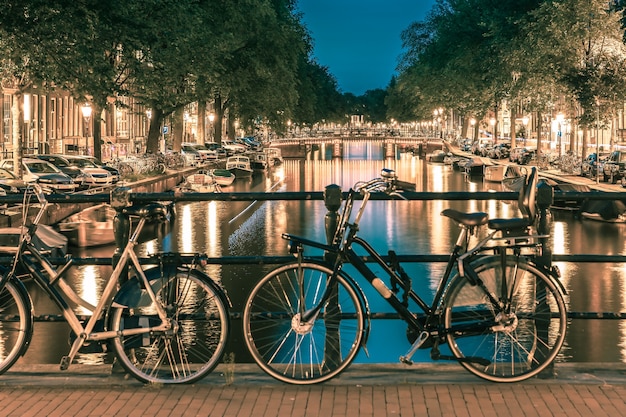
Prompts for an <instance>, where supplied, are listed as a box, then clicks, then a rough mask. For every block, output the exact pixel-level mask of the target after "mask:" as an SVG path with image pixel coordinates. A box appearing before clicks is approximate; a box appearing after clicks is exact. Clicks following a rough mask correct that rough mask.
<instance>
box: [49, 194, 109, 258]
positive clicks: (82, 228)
mask: <svg viewBox="0 0 626 417" xmlns="http://www.w3.org/2000/svg"><path fill="white" fill-rule="evenodd" d="M114 217H115V210H114V209H113V208H112V207H111V206H109V205H108V204H98V205H96V206H93V207H89V208H87V209H85V210H83V211H81V212H79V213H76V214H73V215H71V216H70V217H68V218H67V219H65V220H63V221H62V222H60V223H59V232H61V234H62V235H64V236H65V237H67V239H68V241H69V243H70V245H73V246H78V247H81V248H86V247H91V246H101V245H110V244H111V243H113V242H115V235H114V233H113V218H114Z"/></svg>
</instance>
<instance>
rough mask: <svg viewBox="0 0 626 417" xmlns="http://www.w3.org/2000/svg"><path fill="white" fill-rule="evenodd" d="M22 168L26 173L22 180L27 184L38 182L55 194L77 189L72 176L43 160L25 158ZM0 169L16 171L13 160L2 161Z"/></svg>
mask: <svg viewBox="0 0 626 417" xmlns="http://www.w3.org/2000/svg"><path fill="white" fill-rule="evenodd" d="M22 167H23V171H24V175H23V177H22V180H23V181H25V182H36V183H38V184H41V186H42V187H43V188H45V189H48V190H50V191H54V192H72V191H75V190H76V188H77V185H76V183H75V182H74V180H73V179H72V178H71V177H70V176H68V175H66V174H64V173H63V172H61V170H60V169H58V168H57V167H55V166H54V165H52V164H51V163H49V162H46V161H44V160H43V159H38V158H24V159H22ZM0 168H4V169H6V170H9V171H12V172H15V171H16V170H15V169H14V168H15V164H14V162H13V159H3V160H2V161H0Z"/></svg>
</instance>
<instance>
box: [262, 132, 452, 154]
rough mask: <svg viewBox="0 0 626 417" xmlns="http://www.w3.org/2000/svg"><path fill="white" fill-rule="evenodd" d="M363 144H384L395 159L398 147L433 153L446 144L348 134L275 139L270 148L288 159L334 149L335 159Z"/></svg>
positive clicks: (423, 138) (414, 138)
mask: <svg viewBox="0 0 626 417" xmlns="http://www.w3.org/2000/svg"><path fill="white" fill-rule="evenodd" d="M370 133H371V132H370ZM362 143H370V144H372V143H373V144H383V145H384V149H385V155H388V156H389V157H393V156H395V151H396V149H397V148H398V147H408V148H412V149H417V148H418V147H420V146H421V147H422V152H433V151H435V150H440V149H442V147H443V143H444V142H443V140H441V139H438V138H433V137H426V136H389V135H371V134H366V133H361V134H357V133H347V134H345V135H331V136H329V135H322V136H303V137H286V138H280V139H274V140H272V141H271V143H270V146H272V147H279V148H281V151H282V155H283V157H286V158H303V157H305V156H306V153H307V152H309V151H311V150H312V149H313V148H314V147H315V146H327V147H331V148H332V156H333V158H342V157H343V156H344V150H345V149H347V148H348V147H349V146H350V145H356V144H362Z"/></svg>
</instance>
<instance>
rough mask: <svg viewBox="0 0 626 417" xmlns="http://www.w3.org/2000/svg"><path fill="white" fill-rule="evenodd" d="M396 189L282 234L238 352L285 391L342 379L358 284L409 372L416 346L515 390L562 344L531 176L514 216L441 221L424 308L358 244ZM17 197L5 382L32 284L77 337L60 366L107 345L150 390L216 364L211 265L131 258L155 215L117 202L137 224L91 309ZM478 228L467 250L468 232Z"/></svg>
mask: <svg viewBox="0 0 626 417" xmlns="http://www.w3.org/2000/svg"><path fill="white" fill-rule="evenodd" d="M402 184H403V183H402V182H400V181H398V179H397V177H396V174H395V172H394V171H392V170H388V169H383V170H382V172H381V175H380V177H377V178H374V179H371V180H369V181H363V182H358V183H356V184H355V185H354V186H353V187H352V188H351V189H350V191H349V192H348V193H347V197H346V198H345V199H344V201H343V203H342V208H341V210H340V217H339V221H338V227H337V229H336V232H335V234H334V236H333V238H332V240H331V241H330V242H316V241H311V240H308V239H304V238H301V237H297V236H293V235H289V234H285V235H283V238H284V239H285V240H286V241H287V242H288V243H289V245H288V246H289V251H290V253H292V254H293V255H294V260H293V261H291V262H289V263H287V264H285V265H281V266H278V267H277V268H275V269H273V270H272V271H271V272H269V273H268V274H267V275H266V276H264V277H262V278H261V279H260V280H259V281H258V282H257V283H256V285H255V286H254V288H253V289H252V291H251V293H250V295H249V297H248V298H247V301H246V302H245V305H244V308H243V314H242V321H243V334H244V338H245V343H246V345H247V347H248V349H249V351H250V353H251V355H252V357H253V358H254V360H255V361H256V363H257V364H258V365H259V366H260V367H261V368H262V369H263V370H264V371H265V372H267V373H268V374H269V375H271V376H273V377H274V378H276V379H278V380H280V381H284V382H287V383H292V384H313V383H320V382H324V381H327V380H329V379H331V378H333V377H335V376H337V375H339V374H340V373H341V372H342V371H343V370H345V369H346V368H347V367H348V366H349V365H350V364H351V363H352V362H353V360H354V359H355V357H356V355H357V353H358V352H359V350H360V349H361V348H363V347H364V346H365V343H366V341H367V339H368V335H369V331H370V328H371V326H372V322H371V319H372V317H371V314H370V311H369V308H368V306H369V303H368V300H367V298H366V296H365V294H364V292H363V291H362V290H361V287H362V285H371V286H372V287H373V288H374V289H376V290H377V292H378V293H379V294H380V295H381V297H382V298H383V299H384V300H386V301H387V302H388V303H389V305H390V306H391V307H392V308H393V309H394V310H395V311H396V312H397V314H398V317H399V318H400V319H401V320H403V321H404V322H405V323H406V326H407V330H406V336H407V337H408V339H409V341H410V343H411V347H410V349H409V350H408V351H407V352H404V353H403V354H401V355H400V356H399V359H400V361H402V362H404V363H411V362H412V357H413V355H414V354H415V353H416V352H417V350H418V349H430V352H431V357H432V358H433V359H434V360H451V361H456V362H458V363H459V364H460V365H461V366H463V367H465V368H466V369H467V370H468V371H469V372H471V373H473V374H475V375H477V376H478V377H481V378H484V379H486V380H489V381H494V382H516V381H522V380H525V379H527V378H531V377H533V376H535V375H537V374H539V373H540V372H542V371H543V370H544V369H546V368H547V367H548V366H550V364H551V363H552V362H553V361H554V359H555V358H556V356H557V354H558V353H559V350H560V348H561V346H562V345H563V342H564V339H565V332H566V324H567V312H566V305H565V301H564V293H565V290H564V288H563V286H562V285H561V284H560V282H559V280H558V271H557V270H556V269H555V268H548V267H546V266H543V265H542V264H541V263H540V262H538V261H537V255H538V254H539V253H541V242H542V239H545V238H547V236H545V235H541V234H538V233H537V232H536V231H535V229H534V227H533V224H534V222H535V219H536V216H537V209H536V204H535V195H536V186H537V171H536V169H535V168H532V169H529V170H528V175H527V178H526V182H525V184H524V186H523V187H522V189H521V190H520V192H519V198H518V206H519V211H520V213H521V216H520V217H518V218H512V219H492V218H489V216H488V214H487V213H483V212H472V213H465V212H461V211H457V210H454V209H446V210H444V211H443V212H442V215H443V216H445V217H447V218H448V219H449V220H450V221H452V222H454V223H456V224H458V227H459V235H458V238H457V241H456V244H455V245H454V247H453V248H452V250H451V253H450V258H449V261H448V264H447V267H446V269H445V272H444V273H443V275H442V277H441V280H440V283H439V285H438V288H437V290H436V293H435V297H434V299H433V300H432V301H427V300H424V299H422V298H421V297H420V296H419V295H418V292H419V291H416V289H414V288H413V284H412V282H421V281H418V280H415V281H414V280H412V279H411V277H409V276H408V274H407V273H406V272H405V270H404V269H403V267H402V264H401V262H400V261H399V258H398V256H397V255H396V254H395V252H394V251H393V250H390V251H389V253H388V254H387V255H382V254H379V253H378V252H377V251H376V250H375V249H374V248H373V247H372V246H371V245H370V244H369V243H368V242H367V241H365V240H364V239H363V238H361V237H360V236H359V235H358V231H359V222H360V220H361V218H362V217H363V216H364V215H366V207H367V204H368V202H369V200H370V197H371V196H373V195H374V194H378V193H382V194H386V195H387V196H389V197H388V198H393V199H399V200H404V199H405V198H404V196H403V194H404V193H403V190H402V189H401V185H402ZM404 195H406V194H404ZM25 199H26V201H25V206H26V207H28V206H29V205H38V206H39V212H38V213H39V214H38V215H37V216H36V217H35V218H34V219H33V220H32V221H30V222H29V223H28V224H25V226H26V227H25V228H24V234H23V236H22V238H21V240H20V242H19V245H18V246H17V247H16V248H15V249H14V251H13V262H12V264H11V265H10V267H8V268H6V269H5V270H3V271H2V275H1V277H0V335H2V347H3V348H2V349H1V350H0V373H2V372H5V371H7V370H8V369H10V367H11V366H12V365H13V364H14V363H15V362H16V361H17V359H18V358H19V357H20V356H22V355H23V354H24V353H25V352H26V349H27V348H28V346H29V344H30V341H31V337H32V333H33V312H32V307H33V306H32V301H31V298H30V296H29V294H28V292H27V290H26V286H25V285H24V280H27V279H29V280H30V279H32V280H34V281H36V282H37V283H38V284H39V286H40V287H41V288H43V289H44V290H45V291H46V292H47V293H48V295H49V296H50V297H51V299H52V300H53V301H55V303H56V304H57V305H58V307H59V308H60V310H61V312H62V314H63V316H64V317H65V319H66V320H67V322H68V324H69V326H70V328H71V329H72V332H73V334H74V339H73V342H72V344H71V348H70V350H69V352H68V354H67V355H66V356H64V358H63V360H62V362H61V368H62V369H67V368H68V367H69V366H70V365H71V364H72V363H73V361H74V359H75V357H76V355H77V353H78V352H79V351H80V349H81V348H83V347H84V346H86V345H91V346H93V345H94V344H105V345H107V346H108V348H109V349H111V351H113V352H114V353H115V355H116V358H117V361H118V362H119V363H120V364H121V365H122V366H123V367H124V368H125V369H126V370H127V371H128V372H129V373H130V374H131V375H133V376H134V377H136V378H137V379H138V380H140V381H142V382H146V383H162V384H178V383H190V382H194V381H197V380H199V379H200V378H202V377H204V376H205V375H206V374H207V373H209V372H211V370H213V369H214V368H215V366H216V365H217V364H218V363H220V361H221V360H222V357H223V355H224V353H225V350H226V346H227V343H228V340H229V334H230V331H231V321H230V315H231V314H230V308H231V307H230V306H231V304H230V301H229V299H228V296H227V294H226V291H225V290H224V289H223V288H222V287H220V286H219V285H218V284H217V283H216V281H214V280H212V279H211V278H210V277H209V276H207V275H206V274H205V273H204V272H203V269H202V267H201V266H202V265H203V260H204V259H206V255H202V254H193V255H190V256H186V255H185V256H183V255H181V254H161V255H159V256H156V257H155V259H153V264H152V265H146V262H142V261H143V260H140V259H139V258H138V256H137V255H136V254H135V251H134V248H135V246H136V245H137V241H138V236H139V235H140V234H141V231H142V228H143V227H144V225H145V224H146V223H148V222H155V221H164V219H165V218H166V213H167V210H166V208H165V207H164V205H163V204H161V203H148V204H138V203H132V200H131V198H130V194H129V193H128V191H126V190H117V191H115V192H112V195H111V204H112V206H113V207H115V208H116V210H117V212H118V215H119V216H125V218H135V219H136V222H137V226H136V227H135V228H134V229H133V232H132V234H130V235H129V238H128V241H127V243H126V246H125V247H124V248H121V249H122V252H121V255H120V256H119V259H117V261H116V265H115V268H114V269H113V271H112V274H111V276H110V277H109V278H108V281H107V284H106V286H105V288H104V290H103V293H102V296H101V298H100V299H99V301H98V303H97V304H95V305H93V304H91V303H89V302H87V301H85V300H83V299H81V297H80V296H79V295H78V294H77V293H76V292H75V291H74V290H73V289H72V288H71V286H70V285H69V284H68V283H67V282H66V279H65V274H66V273H67V271H68V269H69V268H70V267H71V266H72V260H71V259H70V260H68V261H67V262H66V263H65V264H64V265H60V266H57V265H53V264H52V263H51V262H50V261H49V260H48V258H47V257H46V255H45V253H43V252H42V251H41V250H40V249H38V248H37V246H36V244H35V243H34V242H35V240H34V239H32V237H33V236H34V234H35V233H36V231H37V227H38V225H39V224H40V222H41V219H42V218H43V213H45V212H46V210H47V208H48V205H49V203H48V202H47V200H46V195H45V194H44V193H42V192H41V190H40V189H39V188H38V187H37V186H34V192H33V193H28V194H26V195H25ZM407 204H408V203H407ZM353 209H354V210H353ZM487 228H488V229H489V230H488V231H487V233H486V234H484V236H485V237H484V238H481V239H480V240H479V241H478V242H475V240H476V239H475V238H472V236H474V235H475V234H476V231H477V230H478V229H485V230H486V229H487ZM307 248H315V249H317V250H319V249H322V250H323V251H325V253H326V254H327V255H326V256H325V257H324V261H322V260H320V259H319V257H317V258H315V257H311V256H307ZM357 251H358V252H359V254H357ZM363 251H365V252H366V253H367V254H368V257H369V258H371V259H373V263H374V264H375V265H376V266H375V267H374V268H373V267H372V266H371V264H370V263H368V262H366V260H365V257H363V256H361V255H362V253H363ZM347 264H350V265H352V266H353V267H354V268H353V269H354V270H355V271H356V273H355V274H354V275H352V274H349V273H348V272H347V270H348V269H347V268H345V266H346V265H347ZM375 269H376V270H378V269H381V270H382V271H384V274H383V276H381V274H380V272H378V273H376V272H374V270H375ZM351 270H352V269H351ZM74 304H78V305H80V306H82V307H84V308H86V309H88V310H90V311H91V312H92V314H91V315H90V316H89V317H88V318H87V319H86V320H82V319H81V318H79V317H78V316H77V315H76V313H75V312H74V310H73V309H72V308H71V307H70V305H74ZM400 353H402V352H400Z"/></svg>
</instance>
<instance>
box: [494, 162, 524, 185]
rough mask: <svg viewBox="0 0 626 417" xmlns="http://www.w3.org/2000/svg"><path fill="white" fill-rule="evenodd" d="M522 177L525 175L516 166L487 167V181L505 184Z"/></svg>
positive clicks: (498, 165) (499, 165)
mask: <svg viewBox="0 0 626 417" xmlns="http://www.w3.org/2000/svg"><path fill="white" fill-rule="evenodd" d="M521 176H525V175H524V173H523V172H522V171H521V169H520V168H519V167H518V166H516V165H506V164H497V165H485V181H491V182H502V183H504V182H506V181H512V180H513V179H515V178H519V177H521Z"/></svg>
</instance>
